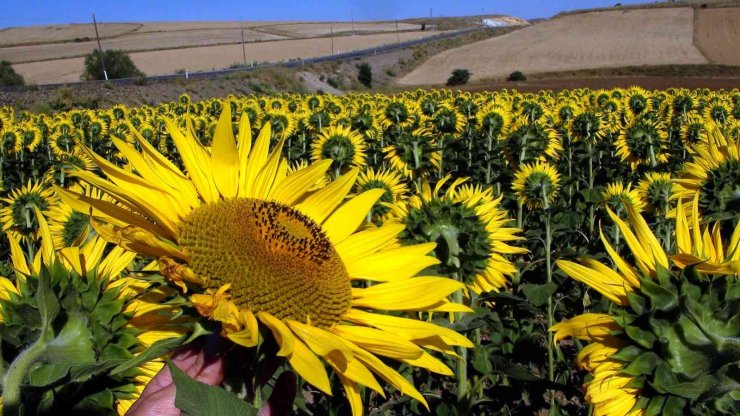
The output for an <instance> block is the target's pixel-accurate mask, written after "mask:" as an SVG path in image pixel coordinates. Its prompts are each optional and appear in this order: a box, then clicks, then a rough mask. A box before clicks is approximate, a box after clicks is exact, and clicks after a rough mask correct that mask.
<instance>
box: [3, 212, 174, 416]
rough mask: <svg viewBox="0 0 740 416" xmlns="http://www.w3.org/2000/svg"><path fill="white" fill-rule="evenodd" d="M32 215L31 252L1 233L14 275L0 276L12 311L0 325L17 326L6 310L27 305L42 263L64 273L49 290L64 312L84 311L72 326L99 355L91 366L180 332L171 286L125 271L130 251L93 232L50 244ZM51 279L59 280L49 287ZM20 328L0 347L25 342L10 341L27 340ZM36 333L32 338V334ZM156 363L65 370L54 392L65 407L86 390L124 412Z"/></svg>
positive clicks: (129, 354)
mask: <svg viewBox="0 0 740 416" xmlns="http://www.w3.org/2000/svg"><path fill="white" fill-rule="evenodd" d="M34 215H35V216H36V220H37V222H38V223H39V234H40V235H41V246H40V250H38V251H37V253H36V254H35V256H34V258H32V259H31V258H27V257H26V256H25V255H24V251H23V250H22V248H21V245H20V241H19V239H18V238H17V237H16V236H15V235H14V234H13V233H8V241H9V244H10V252H11V256H10V257H11V261H12V264H13V268H14V269H15V271H16V274H15V279H14V281H11V280H10V279H7V278H4V277H0V300H3V301H5V302H4V304H3V308H2V309H3V310H5V311H11V314H10V315H9V319H10V320H11V322H8V321H7V320H5V319H2V318H3V317H2V316H0V325H9V326H10V327H13V326H14V325H16V326H17V325H18V324H19V321H18V319H19V317H20V315H13V313H12V312H15V313H17V312H16V311H17V310H27V309H23V308H28V306H26V303H27V302H28V301H29V299H28V298H30V297H32V296H34V295H35V289H31V288H33V287H35V286H37V285H38V283H33V284H31V283H30V282H29V280H32V279H33V280H36V279H38V278H39V276H41V275H42V274H44V273H49V272H48V271H47V270H49V269H54V268H55V267H58V266H57V264H61V265H62V266H63V268H64V275H69V279H70V281H68V282H66V283H65V280H64V279H63V280H62V281H60V282H57V283H54V282H52V286H53V289H52V290H54V294H55V295H56V296H57V297H58V299H59V300H60V301H66V302H70V303H66V304H65V303H63V307H64V308H67V307H69V308H70V310H68V311H66V312H67V313H68V314H69V316H73V315H74V314H75V313H80V312H82V313H84V314H85V318H84V322H86V326H87V327H86V328H78V329H77V330H76V333H78V334H79V335H80V336H82V337H85V338H86V339H84V340H82V341H81V342H82V345H83V346H86V347H89V348H91V349H92V350H94V351H95V356H96V358H95V359H96V360H97V361H98V364H96V365H98V366H100V368H106V367H105V366H106V365H108V364H109V362H107V361H110V362H116V361H117V362H119V363H120V362H121V360H124V359H130V358H132V357H134V356H135V355H137V354H139V353H141V352H143V351H144V350H145V349H146V348H148V347H149V346H151V345H152V344H154V343H155V342H157V341H159V340H163V339H166V338H173V337H180V336H182V335H183V334H184V333H185V332H186V331H187V328H186V326H184V325H183V323H184V321H183V319H182V318H180V317H179V315H180V314H181V311H180V307H179V306H178V305H177V302H172V300H173V298H174V297H175V296H176V292H175V291H174V290H173V289H171V288H169V287H168V286H164V285H159V284H156V283H152V282H147V281H144V280H140V279H137V278H135V277H132V276H131V275H130V271H127V270H129V267H130V266H131V264H132V262H133V261H134V258H135V257H136V253H133V252H130V251H127V250H125V249H123V248H121V247H115V246H114V247H110V246H109V245H108V243H107V242H106V241H104V240H103V239H101V238H100V237H99V236H93V237H92V238H89V239H88V240H86V241H85V242H84V243H83V244H81V245H74V246H57V245H55V244H54V243H53V238H52V235H51V231H50V228H49V226H48V224H47V222H46V219H45V218H44V217H43V215H42V214H41V211H39V210H38V209H37V210H35V214H34ZM56 270H59V269H58V268H57V269H56ZM52 273H53V272H52ZM55 284H59V286H58V287H57V286H54V285H55ZM54 288H56V289H54ZM72 299H76V301H77V302H78V303H71V302H72ZM70 305H71V306H70ZM78 308H79V309H80V310H78ZM24 313H28V312H24ZM62 316H64V315H62ZM57 321H59V322H57ZM57 321H55V325H61V324H63V320H62V318H61V317H60V318H59V319H57ZM68 322H69V321H68ZM27 330H28V331H29V332H30V333H29V334H23V333H19V334H18V335H16V337H17V340H15V341H13V340H11V341H10V343H8V342H7V341H8V340H7V339H5V340H4V341H6V342H5V343H4V344H3V353H4V354H6V353H9V352H10V351H13V350H14V349H16V348H19V347H20V348H22V347H28V348H29V349H30V348H32V347H29V346H28V345H20V346H19V345H15V344H14V343H13V342H17V341H18V340H20V339H25V340H27V341H26V342H30V341H28V340H29V339H31V340H32V339H34V337H33V335H34V334H33V328H27ZM35 336H36V337H38V334H35ZM60 337H61V335H60ZM38 342H41V341H38ZM38 342H37V343H38ZM47 342H48V341H47ZM58 342H60V341H58V340H57V339H54V340H53V341H51V344H54V343H58ZM71 342H72V343H74V342H75V341H71ZM39 345H41V344H39ZM42 348H43V347H42ZM67 354H72V353H71V352H68V353H67ZM163 366H164V360H163V359H161V358H155V359H150V360H145V361H144V362H142V363H141V364H139V365H137V366H135V367H133V368H132V369H129V370H125V371H122V372H119V373H118V374H115V375H113V374H110V372H109V371H110V369H111V368H108V370H105V371H106V372H105V373H102V374H99V375H95V377H94V378H92V379H90V378H89V377H88V378H85V377H83V378H82V379H79V380H78V379H75V378H74V376H73V375H70V376H69V377H71V378H69V379H68V380H67V383H66V385H65V384H62V385H58V386H57V387H55V389H54V395H69V396H70V397H65V398H64V399H62V400H61V401H62V402H63V403H69V404H70V405H71V406H74V405H76V404H77V403H76V401H80V400H82V399H83V398H85V396H86V395H93V397H95V396H96V395H99V396H101V397H105V396H106V395H110V396H111V398H112V400H113V409H110V410H114V411H115V412H116V413H117V414H118V415H119V416H123V415H124V414H125V413H126V412H127V411H128V409H129V408H130V407H131V405H132V404H133V402H134V401H136V399H138V397H139V396H140V395H141V392H142V391H143V390H144V387H145V386H146V385H147V383H148V382H149V381H150V380H151V379H152V377H153V376H154V375H155V374H156V373H157V372H158V371H159V370H160V369H161V368H162V367H163ZM91 375H94V374H91ZM63 377H64V378H66V377H68V376H67V375H64V376H63ZM6 380H7V379H6ZM4 387H7V386H4ZM38 387H43V386H38ZM4 393H5V392H4ZM75 398H76V401H75ZM70 399H71V401H70ZM47 400H48V398H47ZM88 400H89V399H88ZM65 401H69V402H65ZM103 403H104V402H103ZM24 404H29V403H25V402H24ZM99 404H100V405H101V406H103V407H105V406H106V405H105V404H102V403H99ZM60 406H66V405H65V404H62V405H60ZM108 406H109V405H108ZM58 409H59V410H61V409H64V407H60V408H58ZM68 410H72V409H71V408H70V409H68Z"/></svg>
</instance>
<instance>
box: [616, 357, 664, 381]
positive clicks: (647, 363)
mask: <svg viewBox="0 0 740 416" xmlns="http://www.w3.org/2000/svg"><path fill="white" fill-rule="evenodd" d="M661 361H662V360H661V358H660V357H659V356H658V354H656V353H654V352H652V351H649V352H646V353H644V354H642V355H640V356H639V357H637V358H635V360H634V361H632V362H631V363H629V364H628V365H627V367H625V368H623V369H622V372H623V373H625V374H629V375H631V376H639V375H641V374H650V373H651V372H652V371H653V369H654V368H655V367H657V366H658V364H660V363H661Z"/></svg>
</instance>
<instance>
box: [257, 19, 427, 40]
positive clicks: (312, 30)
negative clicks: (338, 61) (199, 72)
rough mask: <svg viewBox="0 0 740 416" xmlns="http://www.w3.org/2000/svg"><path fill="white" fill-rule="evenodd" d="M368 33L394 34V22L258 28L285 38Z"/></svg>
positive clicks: (405, 28) (406, 26)
mask: <svg viewBox="0 0 740 416" xmlns="http://www.w3.org/2000/svg"><path fill="white" fill-rule="evenodd" d="M332 27H333V30H334V33H353V32H354V33H363V32H364V33H368V32H395V31H396V23H395V22H355V23H354V24H352V23H351V22H336V23H332V24H329V23H326V22H317V23H287V24H286V23H280V24H276V25H263V26H259V30H260V31H261V32H265V33H274V34H277V35H283V36H287V37H295V38H309V37H316V36H325V35H328V34H330V33H331V31H332ZM419 28H420V25H418V24H411V23H401V22H399V23H398V30H400V31H408V30H419Z"/></svg>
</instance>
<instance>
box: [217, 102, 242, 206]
mask: <svg viewBox="0 0 740 416" xmlns="http://www.w3.org/2000/svg"><path fill="white" fill-rule="evenodd" d="M211 162H212V169H213V180H214V182H216V188H217V189H218V192H219V193H220V194H221V196H222V197H224V198H233V197H235V196H236V194H237V189H238V187H239V183H238V181H239V154H238V151H237V148H236V143H235V142H234V131H233V130H232V128H231V106H230V105H225V106H223V110H222V111H221V116H219V118H218V122H217V123H216V131H215V132H214V134H213V144H212V145H211Z"/></svg>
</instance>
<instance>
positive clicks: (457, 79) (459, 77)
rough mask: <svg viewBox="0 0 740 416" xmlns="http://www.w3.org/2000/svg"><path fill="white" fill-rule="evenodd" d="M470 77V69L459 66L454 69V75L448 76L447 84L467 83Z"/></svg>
mask: <svg viewBox="0 0 740 416" xmlns="http://www.w3.org/2000/svg"><path fill="white" fill-rule="evenodd" d="M469 79H470V71H468V70H467V69H462V68H458V69H456V70H454V71H452V75H451V76H450V77H449V78H447V86H451V85H463V84H467V83H468V80H469Z"/></svg>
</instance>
